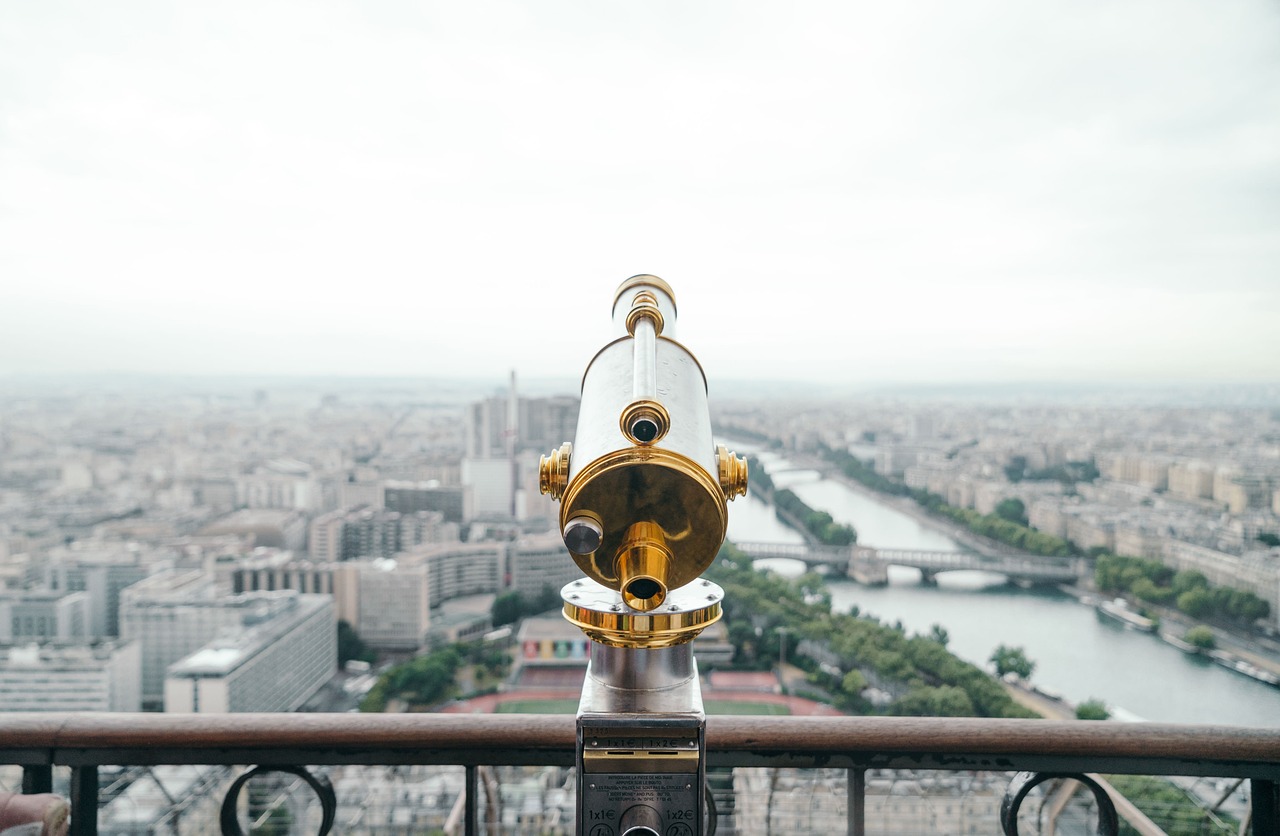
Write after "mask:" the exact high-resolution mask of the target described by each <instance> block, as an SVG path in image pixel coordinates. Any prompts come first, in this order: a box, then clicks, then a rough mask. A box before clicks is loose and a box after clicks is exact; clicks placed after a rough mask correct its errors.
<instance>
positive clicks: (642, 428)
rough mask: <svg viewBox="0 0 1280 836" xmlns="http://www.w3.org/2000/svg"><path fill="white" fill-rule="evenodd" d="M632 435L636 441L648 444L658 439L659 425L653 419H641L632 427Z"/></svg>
mask: <svg viewBox="0 0 1280 836" xmlns="http://www.w3.org/2000/svg"><path fill="white" fill-rule="evenodd" d="M631 435H633V436H634V437H635V439H636V441H639V442H641V443H642V444H648V443H649V442H650V441H653V440H654V439H655V438H657V437H658V424H657V422H655V421H654V420H653V419H652V418H640V419H639V420H637V421H636V422H635V423H634V424H632V425H631Z"/></svg>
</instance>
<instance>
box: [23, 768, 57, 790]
mask: <svg viewBox="0 0 1280 836" xmlns="http://www.w3.org/2000/svg"><path fill="white" fill-rule="evenodd" d="M22 792H23V794H24V795H35V794H37V793H42V792H53V767H52V766H49V765H48V764H27V765H26V766H24V767H22Z"/></svg>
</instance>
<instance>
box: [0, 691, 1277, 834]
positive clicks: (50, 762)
mask: <svg viewBox="0 0 1280 836" xmlns="http://www.w3.org/2000/svg"><path fill="white" fill-rule="evenodd" d="M707 753H708V754H707V758H708V766H709V768H719V767H772V768H779V767H787V768H799V769H843V770H847V772H848V783H847V786H848V799H847V820H848V821H847V829H848V832H849V833H854V834H862V833H864V832H866V825H865V803H866V795H865V788H866V780H865V776H866V774H867V771H868V770H877V769H911V770H938V771H941V772H988V771H989V772H1016V773H1029V775H1028V776H1020V777H1019V779H1018V780H1017V781H1015V784H1017V786H1015V787H1011V788H1010V791H1009V793H1008V794H1006V796H1005V800H1006V804H1013V805H1014V810H1013V813H1014V817H1015V820H1016V813H1017V805H1018V804H1020V803H1021V800H1022V798H1020V797H1016V796H1017V795H1018V793H1019V792H1021V793H1022V795H1023V797H1025V791H1026V790H1027V789H1029V787H1030V786H1031V785H1033V784H1034V783H1035V782H1037V781H1038V780H1039V779H1040V778H1041V777H1043V776H1047V775H1054V776H1058V775H1063V776H1086V775H1089V774H1093V773H1108V774H1134V775H1169V776H1173V775H1178V776H1184V775H1190V776H1206V777H1222V778H1238V779H1245V780H1248V781H1250V782H1251V787H1252V800H1251V808H1250V811H1249V814H1248V815H1249V817H1250V818H1251V819H1252V828H1253V831H1252V832H1253V833H1255V834H1277V833H1280V729H1270V728H1268V729H1258V728H1244V727H1235V726H1199V725H1174V724H1157V723H1141V724H1127V723H1115V722H1081V721H1051V720H990V719H973V718H965V719H951V718H908V717H812V718H810V717H758V716H752V717H735V716H711V717H708V718H707ZM573 759H574V720H573V717H571V716H565V715H542V714H538V715H510V714H509V715H474V714H472V715H463V714H376V715H368V714H223V715H175V714H109V713H102V714H54V713H50V714H36V713H30V714H7V715H0V763H7V764H16V765H20V766H21V767H22V768H23V789H24V790H25V791H28V792H42V791H48V790H49V789H50V788H51V787H52V775H53V768H54V767H55V766H58V767H70V770H71V782H70V795H71V803H72V831H71V832H72V833H73V834H84V835H86V836H87V835H88V834H96V833H97V832H98V825H97V815H96V813H97V806H98V793H99V786H98V785H99V777H98V769H99V767H102V766H119V765H136V766H158V765H165V764H216V765H228V766H246V767H251V766H256V767H260V768H262V769H270V768H276V769H284V768H289V769H293V770H294V774H304V773H305V770H302V769H298V768H302V767H314V766H333V765H347V764H368V765H375V764H377V765H389V766H390V765H413V764H421V765H430V764H451V765H455V766H460V767H462V768H463V769H464V770H465V774H466V780H465V789H464V803H465V828H464V829H465V832H466V833H468V834H479V833H481V832H482V829H481V824H480V822H481V815H480V810H479V801H478V799H479V795H480V792H479V782H478V777H477V769H478V768H479V767H487V766H562V767H569V766H572V765H573ZM237 791H238V788H237ZM233 802H234V799H230V800H229V802H228V803H233ZM1009 826H1010V825H1008V824H1007V823H1006V824H1005V825H1004V827H1005V828H1006V832H1016V828H1017V825H1016V823H1015V824H1013V825H1012V827H1013V830H1012V831H1010V830H1009V829H1008V828H1009ZM224 827H225V825H224ZM994 830H995V825H994V823H993V826H992V828H991V831H994ZM229 832H235V831H234V830H233V831H229Z"/></svg>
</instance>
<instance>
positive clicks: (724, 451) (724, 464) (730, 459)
mask: <svg viewBox="0 0 1280 836" xmlns="http://www.w3.org/2000/svg"><path fill="white" fill-rule="evenodd" d="M716 464H717V465H718V466H719V470H720V487H722V488H724V495H725V498H726V499H730V500H732V499H734V498H735V497H739V496H746V495H747V460H746V459H744V458H743V457H741V456H735V455H734V454H733V453H730V452H729V448H727V447H725V446H724V445H723V444H721V445H720V446H718V447H716Z"/></svg>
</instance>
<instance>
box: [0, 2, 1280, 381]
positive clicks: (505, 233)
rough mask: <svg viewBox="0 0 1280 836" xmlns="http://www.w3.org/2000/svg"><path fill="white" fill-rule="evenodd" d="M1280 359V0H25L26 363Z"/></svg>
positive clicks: (1167, 373)
mask: <svg viewBox="0 0 1280 836" xmlns="http://www.w3.org/2000/svg"><path fill="white" fill-rule="evenodd" d="M642 272H649V273H654V274H657V275H659V276H661V277H662V278H664V279H666V280H667V281H668V282H669V283H670V284H671V285H672V287H673V288H674V290H675V293H676V298H677V301H678V303H679V306H680V321H679V324H678V329H679V337H680V338H681V340H682V341H683V342H684V343H686V344H687V345H688V346H689V347H690V348H691V349H692V350H693V351H694V353H695V354H696V355H697V356H698V357H699V359H700V360H701V361H702V364H703V366H704V367H705V368H706V370H707V373H708V375H709V376H713V377H716V378H720V377H723V378H746V377H751V378H758V379H759V378H764V379H772V378H785V379H799V380H818V381H826V382H836V383H861V382H887V381H902V382H938V381H1086V380H1158V381H1177V380H1189V381H1257V380H1267V381H1275V380H1277V379H1280V5H1277V3H1275V2H1272V1H1271V0H1267V1H1266V2H1263V0H1256V2H1251V1H1249V0H1240V2H1235V0H1222V1H1221V2H1204V0H1194V1H1193V2H1186V1H1185V0H1151V2H1134V1H1133V0H1107V1H1106V2H1101V0H1098V1H1096V2H1095V1H1093V0H1082V1H1081V2H1072V3H1042V2H1034V0H976V1H975V0H968V2H954V0H939V2H912V3H891V2H876V3H856V2H839V3H753V2H725V3H694V2H687V0H681V2H671V3H655V2H639V0H627V2H600V0H582V2H546V1H545V0H539V1H538V2H513V3H491V2H473V1H472V0H468V1H467V2H447V3H446V2H441V3H409V2H402V3H400V2H376V3H375V2H367V3H365V2H339V1H338V0H332V1H331V2H323V1H321V2H317V1H316V0H306V2H302V0H298V2H259V1H258V0H254V1H253V2H243V3H236V2H219V3H203V4H195V3H188V4H173V3H168V2H155V3H138V2H111V3H102V2H97V1H96V0H91V1H90V2H78V3H77V2H50V0H41V1H40V2H22V0H0V375H3V374H12V373H40V374H44V373H50V372H86V371H88V372H96V371H108V370H109V371H129V372H163V373H173V372H179V373H192V374H205V373H268V374H280V373H304V374H314V373H334V374H342V375H450V376H463V375H482V376H494V377H497V376H501V375H504V374H505V373H506V371H507V370H508V369H515V370H516V371H517V372H518V373H520V374H521V375H525V376H562V375H563V376H569V377H576V376H577V375H579V374H580V373H581V371H582V369H583V367H584V366H585V364H586V362H587V360H589V359H590V357H591V355H592V354H594V352H595V351H596V349H597V348H599V346H600V345H601V344H602V341H603V339H604V338H605V336H606V335H607V333H608V316H609V306H610V303H611V302H612V299H613V292H614V290H615V288H616V287H617V285H618V284H619V283H620V282H621V281H623V280H624V279H626V278H627V277H628V276H630V275H632V274H635V273H642Z"/></svg>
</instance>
